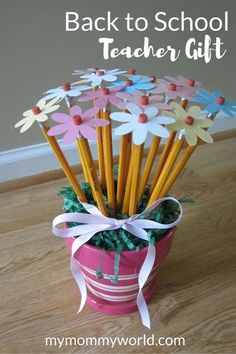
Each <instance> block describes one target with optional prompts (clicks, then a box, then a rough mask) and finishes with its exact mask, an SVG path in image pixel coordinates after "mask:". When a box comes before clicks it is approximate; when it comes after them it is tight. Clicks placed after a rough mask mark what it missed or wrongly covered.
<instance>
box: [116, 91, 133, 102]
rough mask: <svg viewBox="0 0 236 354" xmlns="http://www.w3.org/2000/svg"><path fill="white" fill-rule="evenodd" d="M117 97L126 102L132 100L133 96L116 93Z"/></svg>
mask: <svg viewBox="0 0 236 354" xmlns="http://www.w3.org/2000/svg"><path fill="white" fill-rule="evenodd" d="M117 97H120V98H121V99H122V100H127V101H130V100H132V99H133V96H132V95H130V94H129V93H126V92H118V93H117Z"/></svg>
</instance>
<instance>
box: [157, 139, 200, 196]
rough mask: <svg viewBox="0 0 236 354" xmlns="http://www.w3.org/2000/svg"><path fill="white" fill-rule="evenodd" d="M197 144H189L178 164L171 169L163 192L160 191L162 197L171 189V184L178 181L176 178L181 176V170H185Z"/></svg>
mask: <svg viewBox="0 0 236 354" xmlns="http://www.w3.org/2000/svg"><path fill="white" fill-rule="evenodd" d="M196 147H197V145H195V146H191V145H188V146H187V148H186V149H185V151H184V153H183V155H182V156H181V157H180V160H179V161H178V162H177V164H176V165H175V166H174V168H173V170H172V171H171V173H170V175H169V177H168V179H167V181H166V182H165V184H164V186H163V188H162V190H161V192H160V198H162V197H164V196H165V195H166V194H167V193H168V191H169V190H170V188H171V186H172V185H173V183H174V182H175V181H176V178H177V177H178V176H179V174H180V173H181V171H182V170H183V168H184V166H185V165H186V163H187V161H188V160H189V158H190V157H191V155H192V153H193V152H194V150H195V149H196Z"/></svg>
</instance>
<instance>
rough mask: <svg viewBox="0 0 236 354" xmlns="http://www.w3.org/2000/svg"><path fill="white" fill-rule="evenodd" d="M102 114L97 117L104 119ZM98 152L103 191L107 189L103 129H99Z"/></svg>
mask: <svg viewBox="0 0 236 354" xmlns="http://www.w3.org/2000/svg"><path fill="white" fill-rule="evenodd" d="M101 116H102V114H101V112H99V113H98V114H97V115H96V118H102V117H101ZM96 130H97V135H98V137H97V152H98V170H99V177H100V184H101V186H102V189H103V190H105V189H106V177H105V164H104V151H103V142H102V128H101V127H97V129H96Z"/></svg>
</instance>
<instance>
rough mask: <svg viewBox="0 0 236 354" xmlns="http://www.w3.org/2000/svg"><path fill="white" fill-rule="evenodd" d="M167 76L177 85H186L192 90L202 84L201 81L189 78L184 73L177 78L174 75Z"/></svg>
mask: <svg viewBox="0 0 236 354" xmlns="http://www.w3.org/2000/svg"><path fill="white" fill-rule="evenodd" d="M165 78H166V79H167V80H169V81H171V82H173V83H175V84H176V85H177V86H184V87H187V88H191V89H192V90H198V89H199V88H200V87H201V86H202V83H201V82H199V81H195V80H193V79H188V78H186V77H184V76H182V75H179V76H177V77H176V78H175V77H172V76H165Z"/></svg>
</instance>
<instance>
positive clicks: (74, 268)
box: [70, 232, 94, 313]
mask: <svg viewBox="0 0 236 354" xmlns="http://www.w3.org/2000/svg"><path fill="white" fill-rule="evenodd" d="M93 235H94V232H92V233H88V234H86V235H83V236H80V237H77V238H76V239H75V240H74V242H73V244H72V250H71V260H70V269H71V273H72V274H73V277H74V279H75V281H76V283H77V285H78V288H79V291H80V294H81V300H80V307H79V310H78V311H77V313H79V312H81V311H82V309H83V307H84V305H85V303H86V299H87V287H86V283H85V280H84V277H83V274H82V272H81V270H80V267H79V265H78V263H77V261H76V259H75V257H74V256H75V253H76V252H77V251H78V249H79V248H80V247H81V246H82V245H83V244H85V243H86V242H88V241H89V240H90V238H91V237H93Z"/></svg>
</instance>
